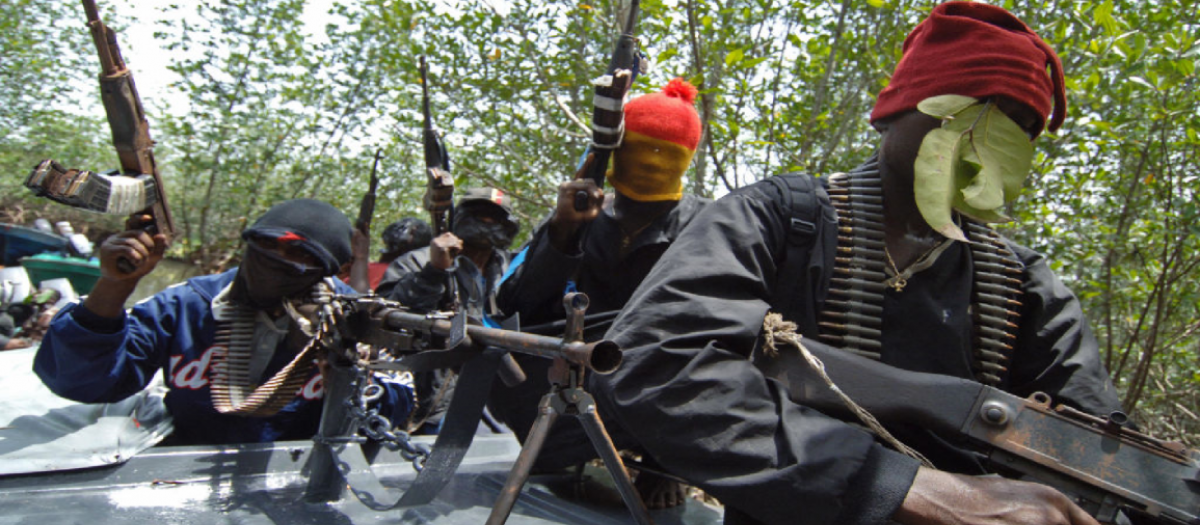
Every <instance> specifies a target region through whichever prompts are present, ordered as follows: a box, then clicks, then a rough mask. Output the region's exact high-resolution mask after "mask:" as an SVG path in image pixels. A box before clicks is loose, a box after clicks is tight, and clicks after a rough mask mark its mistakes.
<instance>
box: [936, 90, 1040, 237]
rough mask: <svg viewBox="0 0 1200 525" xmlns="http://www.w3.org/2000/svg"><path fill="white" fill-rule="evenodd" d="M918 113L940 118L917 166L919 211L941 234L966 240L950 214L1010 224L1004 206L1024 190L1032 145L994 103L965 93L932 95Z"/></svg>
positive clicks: (1030, 161) (1015, 124)
mask: <svg viewBox="0 0 1200 525" xmlns="http://www.w3.org/2000/svg"><path fill="white" fill-rule="evenodd" d="M917 110H918V111H920V112H922V113H925V114H926V115H930V116H933V117H936V118H940V119H942V127H941V128H938V129H935V130H933V131H930V132H929V133H928V134H927V135H925V139H924V140H923V141H922V142H921V149H920V151H918V153H917V161H916V164H915V165H914V166H913V171H914V175H915V187H914V191H915V195H916V199H917V209H919V210H920V211H921V216H922V217H923V218H924V219H925V222H927V223H929V226H930V227H932V228H933V229H934V230H936V231H937V232H938V233H941V234H942V235H944V236H946V237H948V238H951V239H955V240H959V241H966V240H967V239H966V237H965V236H963V232H962V230H961V229H959V227H958V226H957V225H955V224H954V220H953V216H952V213H951V210H958V211H959V212H960V213H962V214H963V215H966V216H968V217H971V218H973V219H976V220H979V221H983V222H1007V221H1010V220H1012V219H1009V218H1008V217H1006V216H1004V214H1002V213H1000V208H1001V207H1002V206H1004V203H1006V202H1010V201H1012V200H1013V199H1015V198H1016V197H1017V195H1018V194H1020V192H1021V185H1022V184H1023V183H1024V182H1025V177H1026V176H1028V175H1029V170H1030V167H1031V166H1032V164H1033V143H1032V142H1030V140H1029V136H1028V135H1026V134H1025V131H1024V130H1022V129H1021V127H1020V126H1018V125H1017V123H1016V122H1013V121H1012V119H1010V118H1008V116H1007V115H1005V114H1004V112H1003V111H1000V109H999V108H997V107H996V105H995V104H991V103H981V102H979V101H978V100H976V99H974V98H971V97H964V96H961V95H940V96H936V97H930V98H927V99H925V100H923V101H921V103H920V104H918V105H917Z"/></svg>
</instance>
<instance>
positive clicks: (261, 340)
mask: <svg viewBox="0 0 1200 525" xmlns="http://www.w3.org/2000/svg"><path fill="white" fill-rule="evenodd" d="M350 232H351V226H350V221H349V219H347V218H346V216H345V215H344V214H343V213H342V212H341V211H338V210H337V209H336V208H334V207H333V206H330V205H329V204H327V203H324V202H320V201H315V200H308V199H298V200H292V201H286V202H283V203H280V204H277V205H275V206H274V207H272V208H271V209H270V210H268V211H267V212H266V213H265V214H263V216H262V217H261V218H259V219H258V221H256V222H255V223H254V225H253V226H251V227H250V228H249V229H247V230H246V231H244V232H242V239H243V240H244V241H245V242H246V250H245V254H244V255H243V258H242V264H241V266H240V267H238V268H236V269H233V270H229V271H226V272H224V273H221V274H217V275H209V276H203V277H196V278H193V279H189V280H188V281H186V282H184V283H182V284H179V285H176V286H173V287H171V288H168V289H166V290H164V291H162V292H159V293H158V294H156V295H154V296H153V297H151V298H149V299H147V300H145V301H142V302H140V303H138V304H137V305H136V306H134V307H133V308H132V309H131V310H129V311H128V312H126V311H125V309H124V304H125V301H126V300H127V299H128V298H129V295H130V294H131V293H132V292H133V290H134V288H135V287H136V286H137V283H138V281H139V280H140V279H141V278H142V277H143V276H145V275H146V274H147V273H149V272H150V271H151V270H153V269H154V267H155V266H156V265H157V264H158V262H159V261H160V260H161V259H162V257H163V253H164V251H165V250H166V247H167V243H168V239H167V238H166V236H165V235H163V234H156V235H150V234H149V233H147V232H145V231H144V230H141V229H130V230H128V231H125V232H123V233H121V234H118V235H115V236H113V237H110V238H109V239H108V240H106V241H105V242H104V244H103V245H102V246H101V249H100V267H101V278H100V280H99V281H97V282H96V285H95V287H94V288H93V289H92V292H91V293H90V294H89V295H88V296H87V297H86V298H85V299H84V300H83V302H82V303H74V304H71V305H68V306H66V307H64V308H63V309H62V310H61V311H60V312H59V313H58V315H57V316H56V317H55V319H54V320H53V321H52V322H51V324H50V329H49V331H48V332H47V333H46V336H45V338H44V339H43V341H42V346H41V348H40V349H39V350H38V353H37V356H36V358H35V361H34V371H35V372H36V373H37V374H38V376H39V377H41V379H42V381H43V382H44V383H46V385H47V386H48V387H49V388H50V389H51V390H52V391H54V392H55V393H56V394H58V395H60V396H63V397H66V398H68V399H72V400H75V401H80V402H84V403H99V402H113V401H118V400H120V399H123V398H125V397H128V396H130V395H132V394H134V393H136V392H138V391H139V390H141V389H142V388H143V387H145V386H146V385H147V384H148V383H149V381H150V379H151V378H152V377H153V376H154V374H155V373H156V372H157V371H159V370H161V371H162V372H163V374H165V376H166V384H167V387H168V388H169V389H170V391H169V392H168V393H167V395H166V399H165V402H166V406H167V409H168V410H169V411H170V412H171V414H172V416H173V417H174V422H175V434H174V435H173V436H172V438H171V440H172V443H175V444H223V443H251V442H263V441H276V440H291V439H309V438H311V437H312V436H313V435H314V434H316V431H317V427H318V426H319V422H320V416H321V406H322V384H321V375H320V371H319V368H318V366H317V365H316V360H317V358H319V357H321V356H319V355H317V354H316V352H315V351H313V350H312V348H315V347H313V346H312V345H310V344H309V342H310V339H311V338H310V337H309V336H307V335H304V334H305V331H304V330H302V329H301V326H303V325H304V324H305V323H306V322H307V320H306V319H302V316H301V315H300V314H299V313H298V312H300V311H302V310H305V309H306V308H307V307H309V306H312V305H317V304H320V302H322V301H327V300H328V298H329V297H330V296H331V294H333V293H353V290H351V289H350V288H349V287H348V286H346V285H345V284H344V283H342V282H340V281H338V280H336V279H333V278H332V276H333V275H335V274H336V273H337V271H338V269H339V267H340V266H342V265H344V264H346V263H347V262H348V261H349V259H350ZM121 259H125V260H127V261H129V262H131V263H132V264H133V265H134V267H135V269H134V271H132V272H130V273H123V272H121V271H120V270H119V269H118V264H117V263H118V261H119V260H121ZM221 369H224V370H230V369H240V370H243V371H245V374H244V375H245V376H246V377H249V378H250V382H249V383H247V382H246V381H245V380H239V379H236V378H235V377H233V376H232V375H230V374H225V373H221V372H219V370H221ZM273 378H274V379H277V380H278V382H279V383H281V384H282V386H281V387H280V388H277V389H274V390H273V391H263V390H261V389H260V390H259V392H260V394H269V395H265V396H257V397H256V398H255V399H261V400H262V401H255V400H249V399H248V398H249V397H250V395H251V393H252V392H253V391H254V390H255V389H256V388H266V387H259V385H262V384H263V383H265V382H267V381H268V380H269V379H273ZM374 380H375V381H377V382H378V383H380V384H381V385H382V386H383V387H384V391H385V394H384V395H383V396H382V398H381V399H380V400H379V401H378V403H379V409H380V413H381V414H382V415H384V416H385V417H388V418H389V419H391V420H392V421H403V420H404V419H405V418H406V417H407V416H408V413H409V411H410V409H411V406H412V401H413V393H412V387H411V386H409V385H405V384H401V383H398V382H395V381H392V380H391V379H389V378H387V377H385V376H376V377H375V378H374Z"/></svg>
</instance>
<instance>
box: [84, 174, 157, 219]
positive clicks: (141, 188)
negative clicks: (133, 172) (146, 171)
mask: <svg viewBox="0 0 1200 525" xmlns="http://www.w3.org/2000/svg"><path fill="white" fill-rule="evenodd" d="M95 176H98V177H101V178H103V179H104V180H106V181H108V183H109V184H110V186H109V196H108V209H107V210H105V211H106V212H107V213H110V214H113V215H130V214H132V213H135V212H137V211H139V210H144V209H146V179H144V178H143V177H142V176H138V177H124V176H119V175H114V176H106V175H100V174H96V175H95Z"/></svg>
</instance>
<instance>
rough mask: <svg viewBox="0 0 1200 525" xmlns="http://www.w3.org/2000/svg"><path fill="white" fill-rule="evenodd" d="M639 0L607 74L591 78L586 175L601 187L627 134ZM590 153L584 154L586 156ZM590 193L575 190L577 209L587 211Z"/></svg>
mask: <svg viewBox="0 0 1200 525" xmlns="http://www.w3.org/2000/svg"><path fill="white" fill-rule="evenodd" d="M637 17H638V0H632V1H631V2H630V3H629V16H628V17H627V18H626V19H625V27H624V29H623V30H622V31H621V36H619V37H617V44H616V46H615V47H614V48H613V53H612V58H611V59H610V60H609V62H608V70H607V71H605V73H604V75H602V76H600V77H599V78H597V79H595V80H593V81H592V85H593V86H594V87H595V93H594V94H593V95H592V104H593V106H594V109H593V111H592V143H591V145H590V146H588V152H590V153H591V154H592V155H593V159H592V164H591V166H590V167H589V168H588V173H586V174H585V175H586V176H587V177H588V178H590V179H592V181H594V182H595V183H596V186H597V187H599V188H603V187H604V176H605V173H606V172H607V171H608V160H609V157H611V156H612V152H613V150H614V149H617V148H618V147H620V146H621V140H622V139H623V138H624V136H625V95H627V94H628V93H629V87H630V86H631V85H633V79H634V78H635V77H637V74H638V69H639V68H640V67H641V56H640V54H639V53H638V41H637V37H635V36H634V31H636V30H637ZM586 158H587V154H586V153H585V154H584V159H586ZM587 207H588V194H587V192H585V191H579V192H576V193H575V209H576V210H578V211H583V210H586V209H587Z"/></svg>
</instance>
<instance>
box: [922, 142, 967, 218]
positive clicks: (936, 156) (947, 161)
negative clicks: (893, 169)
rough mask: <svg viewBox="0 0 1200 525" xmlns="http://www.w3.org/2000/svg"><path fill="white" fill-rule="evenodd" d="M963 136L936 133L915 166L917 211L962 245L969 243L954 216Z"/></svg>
mask: <svg viewBox="0 0 1200 525" xmlns="http://www.w3.org/2000/svg"><path fill="white" fill-rule="evenodd" d="M962 139H963V134H962V133H961V132H956V131H951V130H947V129H935V130H933V131H930V132H929V133H928V134H926V135H925V139H924V140H923V141H922V142H921V149H920V152H919V153H918V154H917V161H916V164H915V165H914V170H913V171H914V177H915V180H914V188H913V191H914V193H915V196H916V200H917V209H918V210H920V212H921V217H923V218H924V219H925V222H926V223H928V224H929V226H930V227H932V228H933V229H934V230H936V231H937V232H938V233H941V234H942V235H944V236H946V237H948V238H950V239H955V240H959V241H966V240H967V239H966V237H965V236H964V235H963V232H962V230H960V229H959V228H958V226H955V225H954V220H953V216H952V215H951V213H950V210H951V206H952V204H953V202H954V194H955V193H957V192H956V191H955V188H954V186H955V184H954V164H955V163H957V162H958V158H959V153H958V151H959V147H960V145H961V143H962Z"/></svg>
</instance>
